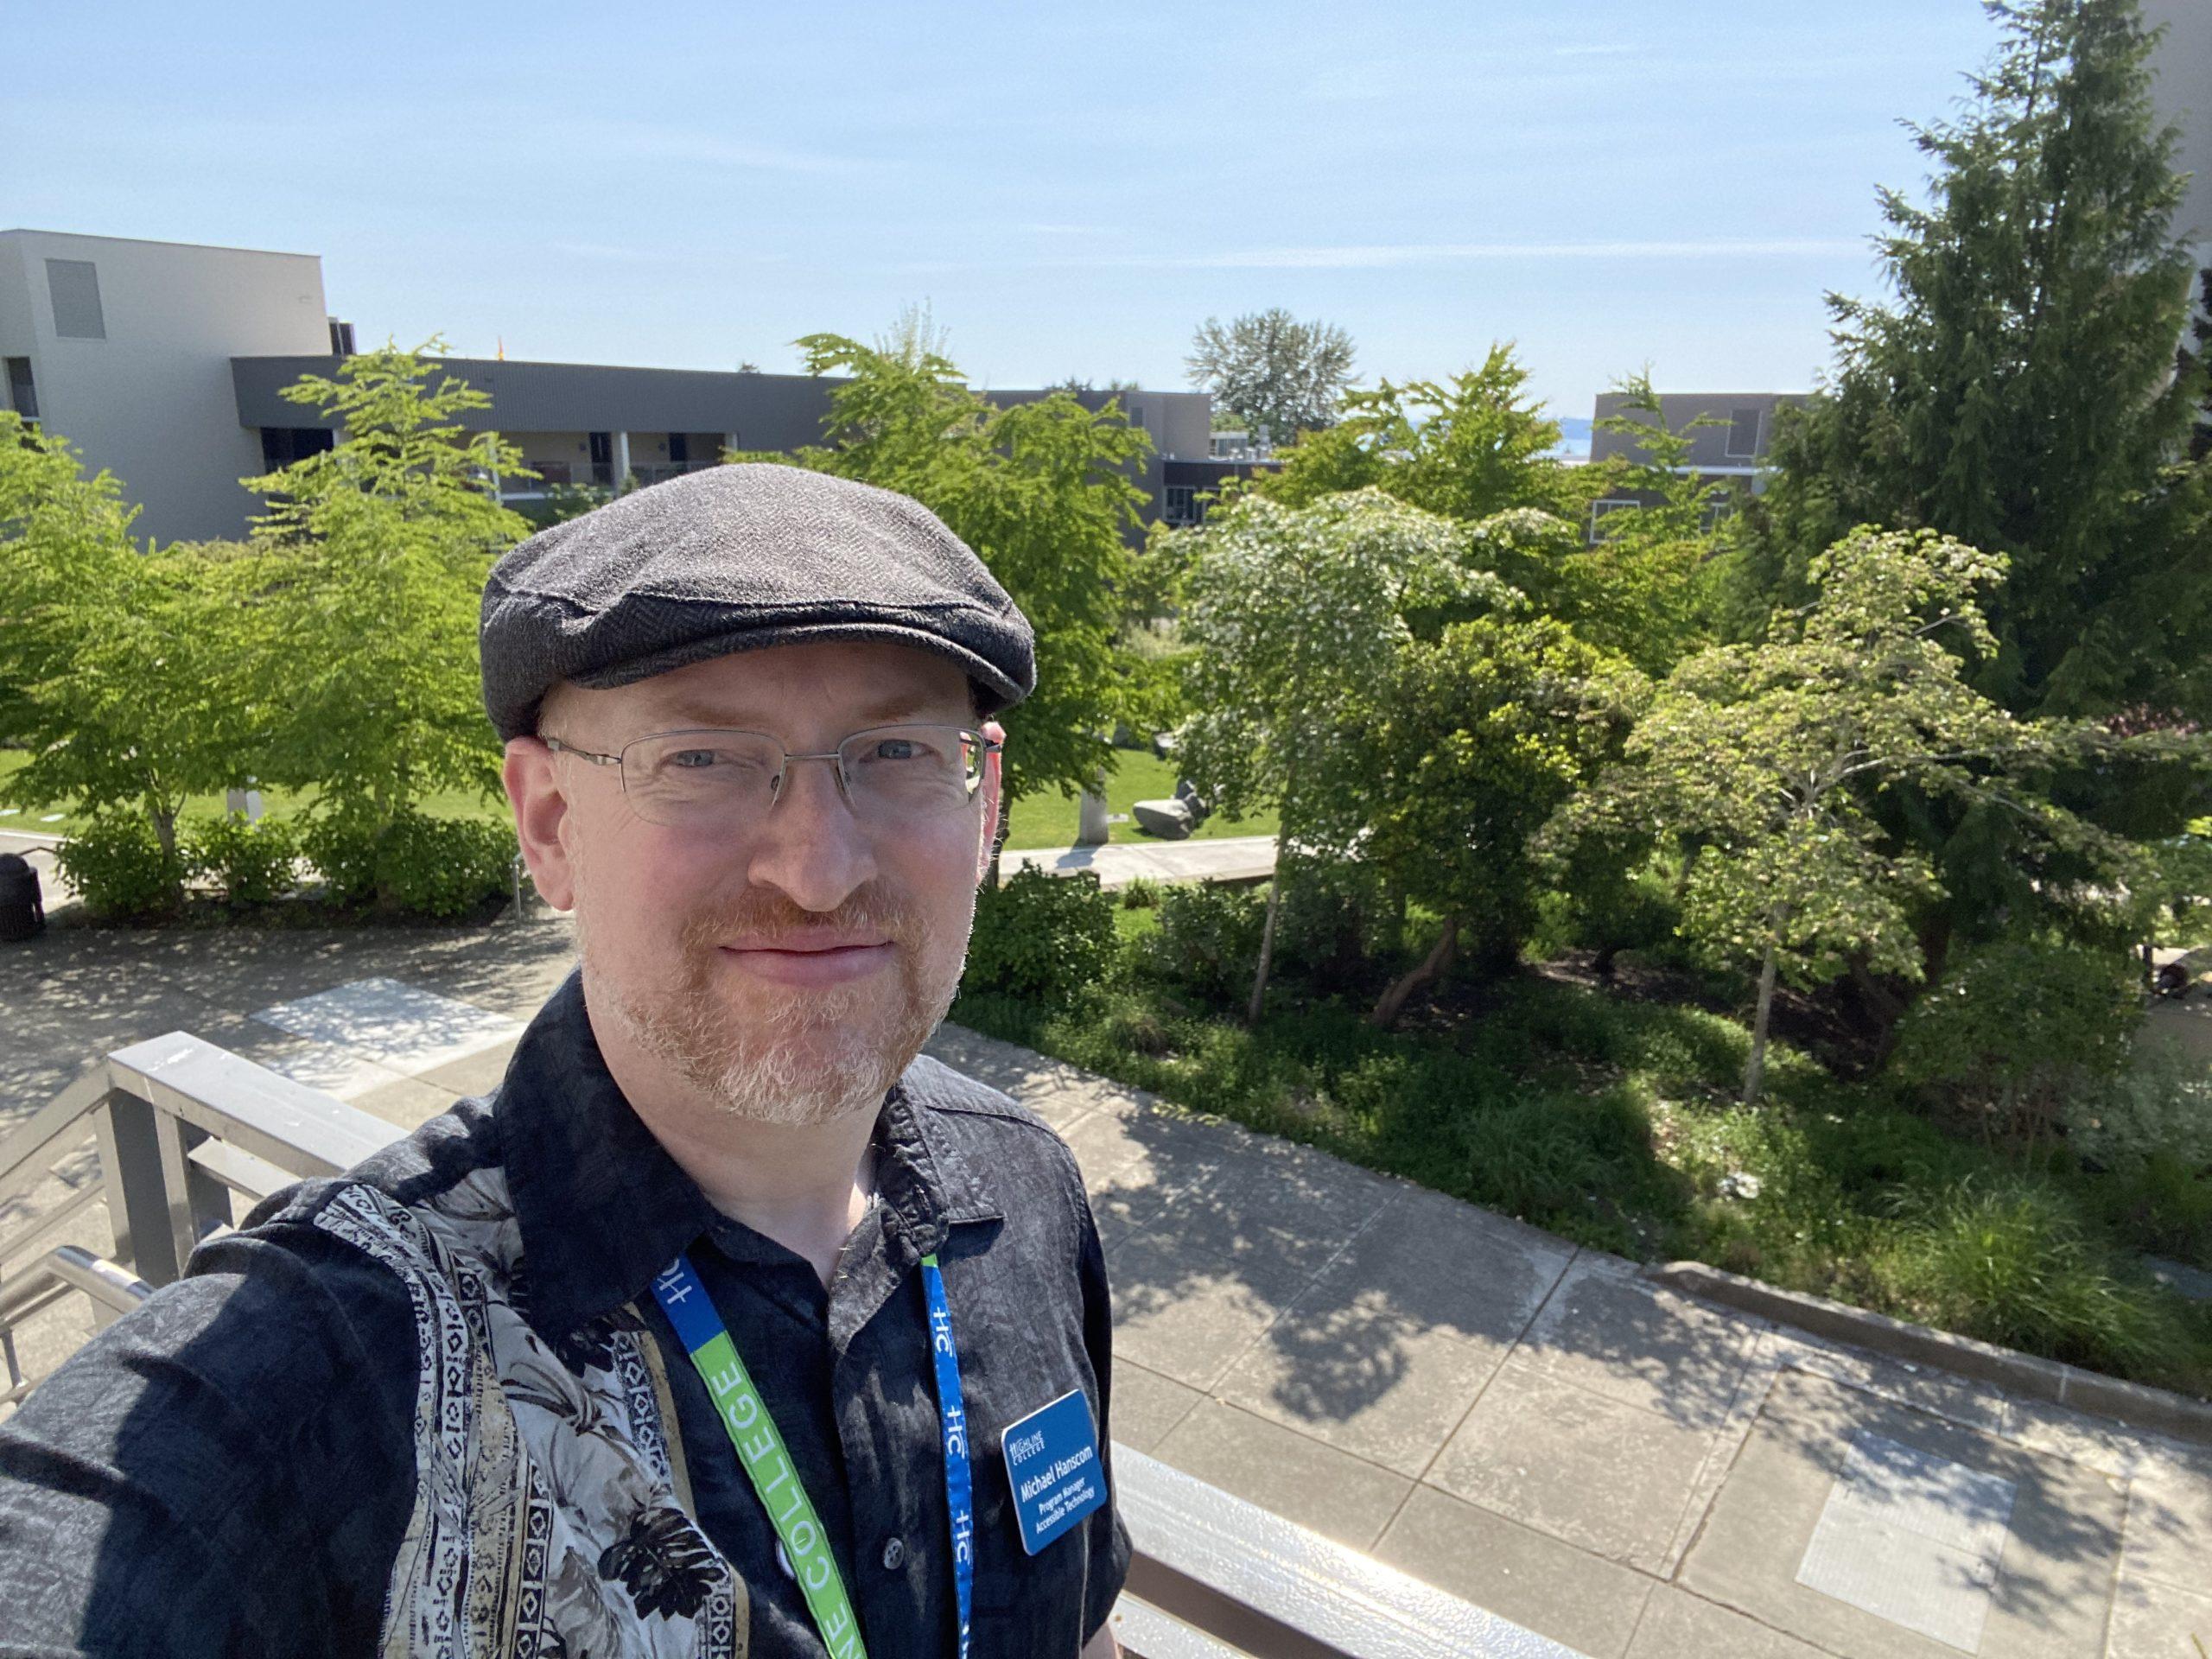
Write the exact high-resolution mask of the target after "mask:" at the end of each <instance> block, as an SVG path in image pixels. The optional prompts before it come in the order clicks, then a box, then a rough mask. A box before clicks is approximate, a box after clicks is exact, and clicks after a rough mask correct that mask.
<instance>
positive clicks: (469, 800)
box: [0, 749, 507, 836]
mask: <svg viewBox="0 0 2212 1659" xmlns="http://www.w3.org/2000/svg"><path fill="white" fill-rule="evenodd" d="M29 760H30V757H29V755H28V754H26V753H23V752H22V750H21V749H0V829H27V830H30V831H32V832H34V833H35V834H39V835H46V836H68V835H74V834H75V833H76V832H77V831H78V830H79V829H81V828H82V827H83V826H84V823H85V819H84V817H82V815H80V814H78V813H74V812H67V811H64V810H61V809H60V808H59V807H55V806H48V805H41V804H38V803H36V802H21V803H19V802H18V801H17V800H16V798H15V797H14V796H13V795H12V794H11V793H10V788H9V786H10V783H11V781H12V780H13V779H14V778H15V775H16V773H17V772H21V771H22V769H23V767H24V766H26V765H28V764H29ZM317 793H318V791H315V790H313V789H304V790H291V789H265V790H264V791H262V792H261V798H262V804H263V806H264V808H265V809H266V810H268V811H269V812H270V813H271V814H274V815H276V816H277V817H285V816H289V814H292V813H295V812H300V811H303V810H306V809H307V808H308V806H309V805H311V804H313V803H314V801H315V796H316V794H317ZM423 810H424V811H426V812H428V813H429V815H430V816H431V817H439V818H467V817H487V818H499V819H505V817H506V816H507V804H506V803H505V801H504V800H501V801H499V802H496V803H495V802H493V801H490V800H487V799H486V798H483V797H481V796H478V795H472V794H470V793H468V792H467V791H465V790H456V789H448V790H442V791H439V792H438V793H437V794H435V795H432V796H429V797H428V798H425V799H424V801H423ZM222 811H223V798H222V797H221V796H220V795H194V796H191V797H189V798H188V799H187V800H186V802H185V804H184V816H185V817H187V818H213V817H220V816H221V815H222Z"/></svg>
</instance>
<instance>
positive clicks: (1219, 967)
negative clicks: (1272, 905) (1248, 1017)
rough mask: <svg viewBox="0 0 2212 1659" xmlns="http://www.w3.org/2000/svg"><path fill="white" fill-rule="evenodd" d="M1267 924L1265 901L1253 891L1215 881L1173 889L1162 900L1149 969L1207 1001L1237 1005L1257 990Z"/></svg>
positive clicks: (1147, 957) (1149, 948)
mask: <svg viewBox="0 0 2212 1659" xmlns="http://www.w3.org/2000/svg"><path fill="white" fill-rule="evenodd" d="M1266 920H1267V917H1266V906H1265V903H1264V901H1263V900H1262V898H1261V896H1260V895H1259V893H1256V892H1255V891H1254V890H1252V889H1250V888H1249V887H1219V886H1217V885H1216V884H1214V883H1213V882H1211V881H1201V882H1198V883H1196V884H1184V885H1180V886H1177V887H1170V888H1168V889H1167V890H1166V892H1165V893H1161V894H1160V925H1159V927H1158V928H1157V929H1155V930H1154V932H1153V935H1152V938H1151V940H1150V941H1149V943H1148V944H1147V949H1146V954H1145V960H1146V965H1147V966H1148V967H1149V968H1150V969H1152V971H1153V972H1154V974H1156V975H1158V976H1160V978H1161V979H1163V980H1166V982H1168V983H1169V984H1171V985H1176V986H1179V987H1181V988H1183V989H1184V990H1185V991H1188V992H1189V993H1190V994H1191V995H1193V996H1196V997H1198V998H1200V999H1202V1000H1204V1001H1208V1002H1213V1003H1228V1002H1230V1001H1235V1000H1236V998H1238V997H1239V996H1241V995H1243V994H1244V993H1246V992H1249V990H1250V989H1251V985H1252V972H1253V969H1255V967H1256V966H1257V965H1258V963H1259V960H1260V933H1261V931H1262V928H1263V927H1264V926H1265V925H1266Z"/></svg>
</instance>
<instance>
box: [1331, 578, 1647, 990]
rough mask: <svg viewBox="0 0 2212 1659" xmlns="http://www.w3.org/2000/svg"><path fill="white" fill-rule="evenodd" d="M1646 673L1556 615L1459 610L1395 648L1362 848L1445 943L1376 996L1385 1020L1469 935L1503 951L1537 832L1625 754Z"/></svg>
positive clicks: (1531, 888)
mask: <svg viewBox="0 0 2212 1659" xmlns="http://www.w3.org/2000/svg"><path fill="white" fill-rule="evenodd" d="M1648 696H1649V682H1648V681H1647V680H1646V679H1645V678H1644V677H1643V675H1642V674H1640V673H1639V672H1637V670H1636V669H1635V668H1634V667H1633V666H1632V665H1631V664H1630V663H1629V662H1628V661H1627V660H1626V659H1625V658H1621V657H1618V656H1616V655H1614V654H1613V653H1611V652H1605V651H1602V650H1600V649H1599V648H1598V647H1596V646H1594V645H1590V644H1588V643H1586V641H1584V640H1581V639H1577V638H1576V637H1575V635H1574V634H1573V632H1571V631H1569V629H1568V628H1567V626H1566V625H1565V624H1564V623H1561V622H1560V621H1558V620H1555V619H1554V618H1550V617H1543V618H1538V619H1535V620H1516V619H1511V618H1507V617H1502V616H1489V617H1481V618H1478V619H1477V620H1473V621H1470V622H1461V623H1455V624H1453V625H1452V626H1450V627H1447V628H1446V630H1445V631H1444V634H1443V637H1442V638H1441V639H1438V640H1436V641H1434V642H1433V643H1425V642H1422V641H1420V640H1414V641H1413V642H1411V643H1410V644H1408V645H1407V646H1406V647H1405V648H1404V649H1403V650H1402V652H1400V653H1399V656H1398V659H1397V662H1396V664H1395V671H1394V672H1393V673H1392V674H1391V675H1390V677H1389V681H1388V683H1387V684H1386V686H1385V688H1384V690H1383V697H1382V699H1381V701H1380V702H1379V704H1378V705H1377V707H1376V710H1375V712H1374V717H1373V719H1372V721H1371V722H1370V725H1369V727H1368V734H1367V739H1366V741H1365V744H1364V746H1363V759H1364V760H1365V762H1366V766H1365V769H1364V772H1363V775H1362V776H1361V778H1360V779H1359V780H1358V785H1359V788H1358V794H1359V797H1360V811H1361V814H1362V816H1363V817H1365V819H1366V821H1367V833H1366V835H1365V836H1364V838H1363V841H1362V842H1361V844H1360V846H1359V847H1358V849H1357V851H1358V855H1359V856H1360V857H1361V858H1362V859H1363V860H1364V861H1369V862H1370V863H1372V864H1373V865H1374V866H1375V867H1376V868H1377V869H1378V870H1380V871H1381V872H1382V873H1383V877H1384V879H1385V880H1388V881H1389V882H1390V883H1391V885H1392V886H1393V887H1394V888H1395V890H1396V891H1398V892H1401V893H1404V894H1405V895H1406V897H1407V898H1408V899H1411V900H1412V901H1413V902H1414V903H1415V904H1418V905H1421V906H1423V907H1424V908H1426V909H1427V910H1429V911H1432V912H1434V913H1435V914H1437V915H1438V916H1440V917H1441V918H1443V925H1442V929H1441V931H1440V934H1439V935H1438V938H1437V943H1436V946H1435V948H1434V949H1433V950H1431V951H1430V952H1429V954H1428V956H1427V958H1426V959H1425V960H1423V961H1422V962H1421V963H1418V964H1416V965H1415V966H1414V968H1413V969H1411V970H1410V971H1408V972H1407V973H1405V974H1403V975H1402V976H1400V977H1399V978H1398V979H1397V980H1396V981H1395V982H1394V983H1393V984H1392V985H1391V986H1390V988H1389V989H1388V990H1387V991H1385V992H1384V993H1383V997H1382V1000H1381V1001H1379V1002H1377V1003H1376V1007H1375V1011H1374V1020H1375V1023H1376V1024H1377V1025H1380V1026H1389V1025H1393V1024H1395V1022H1396V1020H1397V1018H1398V1015H1399V1014H1400V1012H1401V1011H1402V1009H1403V1008H1404V1007H1405V1005H1406V1002H1407V1001H1408V998H1409V997H1411V996H1412V995H1414V993H1415V992H1417V991H1419V990H1421V988H1423V987H1425V986H1427V985H1429V984H1431V983H1433V982H1434V981H1435V980H1436V979H1437V978H1438V976H1440V975H1441V974H1442V973H1443V972H1444V971H1445V970H1446V969H1447V968H1448V967H1450V965H1451V963H1452V959H1453V957H1455V956H1456V955H1457V954H1458V952H1459V949H1460V947H1461V944H1462V942H1463V940H1465V939H1466V938H1470V937H1471V938H1472V939H1473V940H1474V942H1475V944H1476V948H1477V950H1478V953H1479V954H1480V955H1481V956H1482V957H1484V958H1485V959H1486V960H1487V961H1489V962H1490V963H1493V964H1498V963H1510V962H1511V961H1512V960H1513V958H1514V956H1515V954H1516V951H1517V950H1518V947H1519V945H1520V944H1521V941H1522V938H1524V937H1525V935H1526V933H1527V931H1528V926H1529V920H1530V918H1532V916H1533V914H1534V911H1535V893H1536V887H1537V884H1538V864H1537V850H1536V849H1535V845H1534V837H1535V835H1536V833H1537V831H1538V830H1540V829H1541V828H1542V827H1543V825H1544V823H1545V821H1546V820H1547V819H1548V818H1549V817H1551V815H1552V813H1553V812H1554V810H1555V809H1557V808H1558V807H1559V806H1560V805H1561V804H1563V803H1564V802H1565V801H1566V800H1567V799H1568V798H1569V797H1571V796H1572V795H1573V793H1574V791H1576V790H1578V789H1580V788H1581V787H1582V786H1583V785H1586V783H1588V782H1589V781H1590V780H1591V779H1592V778H1594V777H1595V776H1596V775H1597V774H1598V772H1599V767H1601V766H1604V765H1605V764H1606V763H1607V762H1608V761H1611V760H1616V759H1618V756H1619V754H1620V750H1621V744H1622V741H1623V740H1624V738H1625V736H1626V735H1627V734H1628V731H1629V728H1630V726H1631V725H1632V724H1633V723H1634V721H1635V717H1636V715H1637V711H1638V710H1639V709H1640V708H1641V707H1642V706H1643V703H1644V702H1645V701H1646V700H1647V698H1648Z"/></svg>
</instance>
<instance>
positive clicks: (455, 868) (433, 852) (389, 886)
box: [376, 812, 515, 916]
mask: <svg viewBox="0 0 2212 1659" xmlns="http://www.w3.org/2000/svg"><path fill="white" fill-rule="evenodd" d="M514 859H515V834H514V831H513V830H512V829H510V828H509V827H508V826H507V825H506V824H504V823H496V822H493V821H492V820H489V819H485V818H432V817H423V816H422V815H421V814H419V813H413V812H410V813H405V814H403V815H402V816H401V817H399V818H398V819H397V820H396V821H395V822H394V823H392V825H391V828H390V829H386V830H385V833H384V837H383V840H382V841H381V842H380V843H379V844H378V848H377V866H376V868H377V885H378V891H379V892H380V893H382V894H383V896H384V897H385V899H387V900H388V901H389V902H390V903H391V906H393V907H394V908H396V909H399V910H405V911H412V912H415V913H416V914H417V915H422V916H460V915H463V914H465V913H467V912H469V911H471V910H474V909H475V908H476V906H479V905H480V904H482V903H483V902H484V901H485V900H486V899H489V898H491V897H492V896H493V894H495V893H505V891H506V890H507V887H508V884H509V883H510V882H511V881H512V879H513V875H514Z"/></svg>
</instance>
